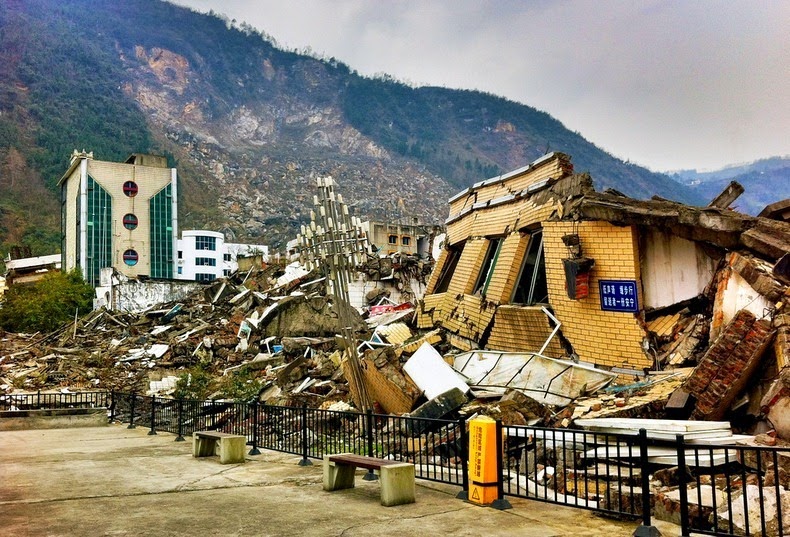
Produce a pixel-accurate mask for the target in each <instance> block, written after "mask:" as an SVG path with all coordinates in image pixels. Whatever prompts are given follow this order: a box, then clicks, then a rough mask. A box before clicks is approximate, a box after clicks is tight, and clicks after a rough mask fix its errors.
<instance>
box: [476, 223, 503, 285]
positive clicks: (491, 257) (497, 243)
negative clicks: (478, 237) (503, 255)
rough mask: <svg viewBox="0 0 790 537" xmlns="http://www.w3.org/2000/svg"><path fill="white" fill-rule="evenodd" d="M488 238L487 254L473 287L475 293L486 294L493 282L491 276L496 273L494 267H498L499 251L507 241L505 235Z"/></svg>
mask: <svg viewBox="0 0 790 537" xmlns="http://www.w3.org/2000/svg"><path fill="white" fill-rule="evenodd" d="M486 240H487V241H488V246H487V247H486V255H485V257H484V258H483V262H482V263H481V264H480V272H479V273H478V274H477V280H476V281H475V285H474V287H472V294H473V295H477V294H479V295H480V296H486V293H487V292H488V286H489V285H490V284H491V277H492V276H493V275H494V269H496V264H497V261H498V260H499V252H501V251H502V244H503V243H504V242H505V238H504V237H489V238H487V239H486Z"/></svg>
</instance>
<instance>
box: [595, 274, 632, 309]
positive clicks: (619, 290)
mask: <svg viewBox="0 0 790 537" xmlns="http://www.w3.org/2000/svg"><path fill="white" fill-rule="evenodd" d="M598 289H599V290H600V291H601V309H602V310H605V311H624V312H629V313H636V312H638V311H639V301H638V300H637V296H636V280H598Z"/></svg>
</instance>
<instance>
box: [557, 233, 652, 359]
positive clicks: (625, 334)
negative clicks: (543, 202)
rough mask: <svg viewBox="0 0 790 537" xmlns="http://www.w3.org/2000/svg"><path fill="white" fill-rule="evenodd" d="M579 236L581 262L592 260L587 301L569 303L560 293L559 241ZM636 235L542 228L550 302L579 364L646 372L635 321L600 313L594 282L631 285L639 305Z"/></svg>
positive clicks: (641, 335) (627, 316)
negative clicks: (568, 235)
mask: <svg viewBox="0 0 790 537" xmlns="http://www.w3.org/2000/svg"><path fill="white" fill-rule="evenodd" d="M574 232H575V233H578V234H579V237H580V239H581V244H582V248H583V253H584V256H585V257H592V258H593V259H595V267H594V268H593V269H592V273H591V278H590V294H589V296H588V297H587V298H584V299H580V300H571V299H569V298H568V293H567V292H566V290H565V273H564V270H563V266H562V260H563V259H564V258H567V257H568V251H567V248H566V247H565V245H564V244H563V242H562V236H563V235H566V234H569V233H574ZM637 244H638V242H637V231H636V230H635V229H634V228H632V227H617V226H614V225H612V224H609V223H608V222H580V223H577V224H574V223H572V222H544V224H543V247H544V254H545V256H546V275H547V279H548V287H549V302H550V303H551V306H552V308H553V309H554V314H555V316H556V317H557V318H558V319H559V320H560V322H562V334H563V335H564V336H565V338H566V339H568V341H570V343H571V345H573V348H574V350H575V351H576V353H577V354H578V355H579V357H580V358H581V360H583V361H587V362H593V363H596V364H601V365H607V366H626V367H633V368H643V367H650V366H651V365H652V360H650V359H648V358H647V356H645V354H644V352H643V351H642V346H641V344H642V339H643V338H644V336H645V333H644V331H643V329H642V328H641V325H640V322H639V319H638V318H637V315H635V314H633V313H619V312H612V311H602V310H601V300H600V295H599V292H598V280H599V279H612V280H615V279H620V280H636V281H637V292H638V295H639V303H640V304H641V303H642V285H641V281H640V272H639V250H638V247H637Z"/></svg>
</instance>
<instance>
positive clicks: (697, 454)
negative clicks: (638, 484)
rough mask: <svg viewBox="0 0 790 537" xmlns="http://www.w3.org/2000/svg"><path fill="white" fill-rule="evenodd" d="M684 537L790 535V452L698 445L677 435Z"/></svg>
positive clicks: (775, 448) (768, 447) (759, 447)
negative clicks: (789, 510)
mask: <svg viewBox="0 0 790 537" xmlns="http://www.w3.org/2000/svg"><path fill="white" fill-rule="evenodd" d="M676 448H677V456H678V467H679V468H684V467H685V468H688V471H687V472H686V474H685V475H683V478H682V479H680V487H679V496H680V498H679V503H680V510H681V513H680V518H681V526H682V529H683V535H684V536H687V535H691V534H692V533H694V534H695V535H725V536H730V535H760V536H773V535H776V536H780V537H781V536H785V535H790V516H788V513H787V511H788V508H790V448H786V447H785V448H779V447H772V446H738V445H721V444H718V445H694V444H689V443H688V441H687V440H684V439H683V436H682V435H678V437H677V440H676Z"/></svg>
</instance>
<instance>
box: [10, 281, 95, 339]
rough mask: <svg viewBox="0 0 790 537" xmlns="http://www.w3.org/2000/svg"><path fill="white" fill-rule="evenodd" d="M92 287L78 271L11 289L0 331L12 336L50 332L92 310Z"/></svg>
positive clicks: (15, 286)
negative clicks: (21, 333) (5, 331)
mask: <svg viewBox="0 0 790 537" xmlns="http://www.w3.org/2000/svg"><path fill="white" fill-rule="evenodd" d="M93 295H94V293H93V287H91V286H90V285H88V284H87V283H85V282H84V281H83V279H82V275H81V274H80V272H79V271H78V270H74V271H72V272H69V273H63V272H53V273H50V274H47V275H46V276H44V278H42V279H41V280H39V281H38V282H36V283H33V284H21V285H13V286H11V287H10V288H9V289H8V290H7V291H6V292H5V295H4V296H3V298H2V302H1V303H0V327H2V328H3V329H5V330H8V331H10V332H49V331H52V330H55V329H57V328H59V327H60V326H62V325H63V324H65V323H67V322H68V321H69V320H71V319H74V315H75V313H76V314H77V315H85V314H86V313H88V312H89V311H91V309H92V308H93Z"/></svg>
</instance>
